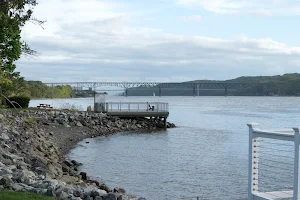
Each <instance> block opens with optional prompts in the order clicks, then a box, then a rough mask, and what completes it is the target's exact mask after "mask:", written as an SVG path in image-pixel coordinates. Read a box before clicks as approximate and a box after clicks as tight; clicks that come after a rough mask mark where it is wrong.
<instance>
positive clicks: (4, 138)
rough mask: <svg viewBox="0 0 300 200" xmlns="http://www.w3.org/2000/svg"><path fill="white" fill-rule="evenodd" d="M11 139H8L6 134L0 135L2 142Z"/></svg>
mask: <svg viewBox="0 0 300 200" xmlns="http://www.w3.org/2000/svg"><path fill="white" fill-rule="evenodd" d="M9 139H10V138H9V137H8V135H6V134H5V133H3V132H2V133H1V134H0V140H9Z"/></svg>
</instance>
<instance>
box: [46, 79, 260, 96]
mask: <svg viewBox="0 0 300 200" xmlns="http://www.w3.org/2000/svg"><path fill="white" fill-rule="evenodd" d="M44 84H46V85H47V86H52V87H55V86H61V85H70V86H71V87H73V88H93V89H94V91H96V89H97V88H99V87H107V86H111V87H120V88H123V89H124V94H125V96H127V95H128V89H129V88H137V87H141V89H142V88H145V87H146V88H149V87H152V88H157V89H158V95H159V96H161V95H162V89H164V88H165V89H167V88H168V89H170V88H181V89H182V88H185V89H186V88H189V89H193V95H194V96H197V92H198V91H199V90H203V89H219V90H220V89H223V90H224V95H225V96H227V95H228V90H229V89H238V88H240V87H243V86H251V87H257V86H262V85H263V83H250V82H248V83H245V82H244V83H243V82H231V81H207V82H203V81H199V82H197V81H193V82H57V83H44Z"/></svg>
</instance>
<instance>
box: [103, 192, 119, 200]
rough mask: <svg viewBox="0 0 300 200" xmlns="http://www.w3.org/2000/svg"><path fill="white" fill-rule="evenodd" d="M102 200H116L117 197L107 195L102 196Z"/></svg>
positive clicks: (112, 194)
mask: <svg viewBox="0 0 300 200" xmlns="http://www.w3.org/2000/svg"><path fill="white" fill-rule="evenodd" d="M102 198H103V200H118V197H117V195H116V194H114V193H109V194H106V195H103V196H102Z"/></svg>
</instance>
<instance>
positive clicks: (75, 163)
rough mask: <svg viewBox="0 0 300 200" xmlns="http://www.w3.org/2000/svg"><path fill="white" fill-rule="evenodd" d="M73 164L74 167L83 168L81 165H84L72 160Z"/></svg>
mask: <svg viewBox="0 0 300 200" xmlns="http://www.w3.org/2000/svg"><path fill="white" fill-rule="evenodd" d="M71 163H72V164H73V165H74V166H81V165H82V163H80V162H77V161H76V160H71Z"/></svg>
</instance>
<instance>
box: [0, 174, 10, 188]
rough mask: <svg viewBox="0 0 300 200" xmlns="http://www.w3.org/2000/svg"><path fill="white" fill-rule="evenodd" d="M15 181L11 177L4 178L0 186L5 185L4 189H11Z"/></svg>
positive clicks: (0, 181)
mask: <svg viewBox="0 0 300 200" xmlns="http://www.w3.org/2000/svg"><path fill="white" fill-rule="evenodd" d="M12 184H13V181H12V180H11V177H10V176H7V175H6V176H3V177H2V178H0V185H3V187H4V188H11V186H12Z"/></svg>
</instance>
